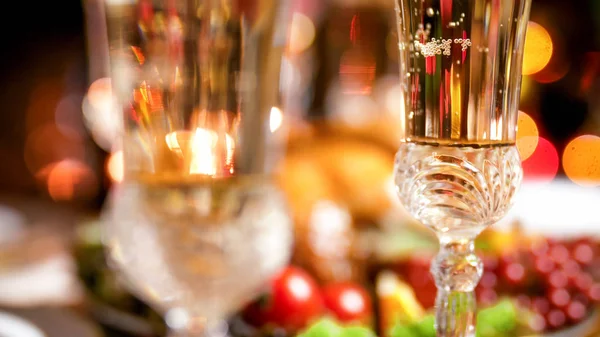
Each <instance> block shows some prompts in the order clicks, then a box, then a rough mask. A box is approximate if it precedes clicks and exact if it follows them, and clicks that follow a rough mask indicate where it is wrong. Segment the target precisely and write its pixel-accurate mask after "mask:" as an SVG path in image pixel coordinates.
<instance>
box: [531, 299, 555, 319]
mask: <svg viewBox="0 0 600 337" xmlns="http://www.w3.org/2000/svg"><path fill="white" fill-rule="evenodd" d="M531 309H532V310H533V311H535V312H537V313H539V314H542V315H545V314H547V313H548V311H550V301H548V300H547V299H546V298H544V297H536V298H534V299H533V300H532V301H531Z"/></svg>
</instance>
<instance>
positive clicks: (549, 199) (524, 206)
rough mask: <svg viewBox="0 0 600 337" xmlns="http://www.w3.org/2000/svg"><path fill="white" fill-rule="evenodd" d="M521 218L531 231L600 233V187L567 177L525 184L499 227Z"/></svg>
mask: <svg viewBox="0 0 600 337" xmlns="http://www.w3.org/2000/svg"><path fill="white" fill-rule="evenodd" d="M515 220H517V221H519V222H520V223H521V224H522V226H523V229H524V230H525V231H526V232H528V233H538V234H544V235H546V236H550V237H570V236H571V237H572V236H581V235H589V236H597V235H598V234H599V233H600V190H599V189H598V188H589V187H580V186H577V185H575V184H573V183H571V182H569V181H566V180H556V181H554V182H552V183H550V184H545V185H536V184H527V183H526V184H523V186H522V187H521V190H520V191H519V192H518V194H517V196H516V197H515V203H514V206H513V207H512V209H511V210H510V211H509V213H508V214H507V216H506V217H505V218H504V219H502V220H500V223H498V225H497V226H494V227H495V228H498V229H500V228H506V227H507V226H509V225H510V224H511V223H512V222H513V221H515Z"/></svg>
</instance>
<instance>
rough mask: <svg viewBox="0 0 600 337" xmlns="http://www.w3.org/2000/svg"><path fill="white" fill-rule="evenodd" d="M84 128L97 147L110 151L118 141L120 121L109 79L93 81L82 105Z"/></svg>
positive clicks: (120, 127)
mask: <svg viewBox="0 0 600 337" xmlns="http://www.w3.org/2000/svg"><path fill="white" fill-rule="evenodd" d="M82 110H83V117H84V122H85V126H86V127H87V129H88V130H89V132H90V134H91V136H92V139H93V140H94V142H95V143H96V144H98V146H100V147H101V148H102V149H104V150H106V151H110V150H111V149H112V148H113V147H114V146H116V144H115V140H117V139H119V137H118V136H119V134H120V132H121V129H122V121H121V118H120V114H119V111H118V109H117V106H116V103H115V101H114V99H113V95H112V89H111V82H110V79H109V78H100V79H97V80H96V81H94V82H93V83H92V84H91V85H90V88H89V89H88V92H87V95H86V96H85V98H84V99H83V103H82Z"/></svg>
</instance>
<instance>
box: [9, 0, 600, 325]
mask: <svg viewBox="0 0 600 337" xmlns="http://www.w3.org/2000/svg"><path fill="white" fill-rule="evenodd" d="M11 6H14V7H13V8H10V9H8V8H7V10H6V11H5V20H2V23H1V25H3V27H2V28H3V31H4V32H5V35H4V40H3V41H2V43H3V48H2V49H3V51H4V52H3V53H2V56H0V57H1V60H2V62H0V68H1V69H2V71H1V74H2V76H1V77H0V88H1V90H0V102H2V105H1V106H2V111H1V113H0V128H1V129H2V131H1V132H0V159H1V160H2V164H1V165H0V248H1V249H0V308H7V310H9V311H11V312H13V313H16V314H18V315H22V316H24V317H27V318H28V319H32V320H34V321H36V322H37V323H36V324H38V326H41V327H43V329H47V332H46V333H47V334H48V335H49V336H67V335H69V336H79V335H75V334H71V333H72V332H69V334H64V333H65V331H64V330H63V331H62V332H61V331H60V329H61V327H63V328H64V325H62V324H57V323H56V322H59V321H60V320H61V319H64V320H65V321H69V322H71V323H70V324H75V325H76V324H77V323H73V322H75V321H76V319H74V318H73V317H71V316H68V315H67V314H66V313H65V312H62V311H61V312H58V313H57V312H56V311H54V310H55V309H54V308H56V307H60V308H64V307H66V308H69V311H68V312H72V311H71V310H72V309H73V308H76V310H75V312H78V313H81V315H80V316H78V317H79V318H81V317H85V319H86V320H87V321H86V322H88V323H89V324H88V325H85V324H84V325H85V326H83V325H80V326H79V329H80V330H81V331H82V332H81V333H82V334H81V336H87V335H85V334H88V335H93V334H96V335H98V334H100V333H103V334H108V335H109V336H112V335H115V336H117V335H125V334H124V333H123V332H116V331H118V330H119V329H117V328H115V327H114V326H117V325H118V324H113V325H114V326H113V327H112V328H111V324H109V323H107V322H110V321H111V319H113V320H114V319H115V318H114V317H112V316H110V314H107V313H110V311H102V310H99V309H98V308H103V307H102V306H96V307H94V308H96V309H98V310H99V311H98V310H96V314H95V315H91V316H90V314H89V312H88V310H89V308H88V307H86V306H84V305H82V303H84V302H85V300H83V299H84V298H86V295H85V294H86V293H88V292H89V291H90V288H93V286H94V285H97V283H98V282H97V280H98V279H99V278H98V274H97V273H98V270H101V269H102V268H104V266H101V262H98V261H96V260H93V258H91V257H90V256H94V258H98V256H101V255H97V254H96V251H94V254H96V255H84V257H83V258H81V255H79V256H78V255H77V254H78V253H80V252H81V251H80V250H77V249H79V248H80V247H81V246H85V247H86V248H89V247H91V246H93V247H96V246H94V244H96V243H97V234H95V233H96V230H97V227H95V225H96V223H97V217H98V214H99V211H100V210H101V208H102V206H103V204H104V200H105V198H106V195H107V193H108V191H109V189H110V187H111V186H112V185H113V184H114V183H116V182H119V181H120V180H121V179H122V175H123V173H122V170H123V169H122V158H121V154H120V152H119V150H118V149H119V144H118V138H117V135H118V132H119V129H118V127H119V118H120V116H119V114H118V112H115V111H114V110H113V109H112V101H111V96H110V95H111V92H110V81H109V80H108V79H107V76H108V72H107V65H108V63H107V62H108V60H107V51H106V49H105V48H106V47H105V43H106V41H105V37H104V35H103V34H104V31H103V29H104V26H103V25H104V19H103V17H102V11H101V8H102V3H101V2H100V1H98V0H86V1H83V2H81V1H75V0H64V1H53V2H48V1H43V2H25V1H21V2H14V3H12V4H11ZM294 11H295V12H294V16H293V22H292V29H291V41H290V43H291V45H290V51H291V52H292V54H293V55H294V56H295V57H294V58H293V59H294V61H293V62H292V61H290V62H288V63H286V64H285V67H284V75H286V74H287V75H291V76H289V77H288V79H290V83H288V85H290V86H292V87H293V88H295V90H294V91H293V92H294V93H295V95H297V97H294V98H295V99H294V100H293V101H294V102H295V104H294V105H293V106H292V107H290V109H294V110H296V111H299V112H301V113H302V114H306V115H308V116H309V117H310V120H312V121H313V123H310V124H306V125H300V124H298V125H296V129H297V130H294V133H293V137H292V140H291V146H290V151H289V153H288V156H287V158H286V159H285V161H284V163H283V170H282V172H284V175H283V176H282V177H283V178H282V179H280V180H281V185H282V188H283V189H284V191H285V192H286V193H287V195H288V198H289V200H290V203H291V206H292V210H293V212H294V220H295V226H296V238H297V239H296V240H297V241H296V248H295V252H294V263H295V264H296V265H298V266H301V267H302V268H304V269H306V270H308V271H309V272H310V274H311V275H313V277H314V278H315V279H316V280H317V281H318V282H319V283H320V284H326V283H328V282H337V281H348V280H349V281H352V282H357V283H360V284H371V285H372V287H371V288H372V289H369V287H368V286H367V287H366V288H367V289H368V290H369V291H373V292H375V286H374V285H375V284H376V283H377V281H376V280H375V279H376V278H377V277H376V273H375V272H374V271H373V270H380V268H381V266H382V265H386V264H387V263H389V262H390V261H391V260H394V261H396V260H397V257H398V256H400V255H402V254H404V253H405V251H409V252H410V255H411V258H410V259H409V261H410V262H409V263H408V264H407V265H408V267H406V265H403V268H408V269H410V268H413V269H414V268H417V267H418V266H420V265H421V264H423V263H424V262H423V261H425V260H424V259H421V258H418V256H421V255H422V254H419V252H420V250H419V249H420V248H419V247H421V246H419V244H420V243H422V242H425V243H423V244H422V248H423V251H426V252H427V251H429V250H430V249H431V248H430V246H434V245H435V244H429V243H427V242H428V241H427V239H428V234H427V233H423V232H424V231H423V230H420V229H418V228H417V227H418V226H415V228H417V229H411V230H410V231H411V232H410V233H411V234H407V233H406V232H402V233H401V234H398V235H396V236H393V237H394V238H395V239H394V240H397V241H394V242H393V243H389V245H390V246H393V247H394V249H390V250H385V247H387V246H386V244H382V245H381V246H382V247H384V248H382V250H381V251H377V252H373V251H369V249H367V248H364V247H368V246H369V243H372V242H373V241H372V240H374V239H373V238H374V237H377V235H379V234H378V233H381V232H386V231H388V230H389V228H391V227H392V225H393V224H394V223H396V222H399V221H400V222H402V221H405V222H408V223H410V222H411V220H410V219H405V218H404V217H405V215H404V213H403V212H402V210H401V208H400V206H399V205H398V202H397V201H396V197H395V195H394V193H395V192H394V189H393V185H392V167H393V155H394V152H395V150H396V148H397V146H398V141H399V139H398V137H397V133H396V131H395V130H397V129H396V127H397V125H398V124H397V123H398V116H399V114H400V113H401V110H400V109H401V105H402V104H401V101H400V94H399V93H400V87H399V83H398V52H397V35H396V32H395V30H396V25H395V22H394V16H393V3H392V1H391V0H386V1H383V0H377V1H367V0H329V1H322V0H299V1H297V3H296V5H295V8H294ZM11 16H14V21H12V19H13V18H10V17H11ZM530 19H531V20H530V23H529V27H528V34H527V42H526V45H525V60H524V65H523V73H524V76H523V82H522V88H521V105H520V115H519V130H518V140H517V145H518V147H519V151H520V153H521V157H522V161H523V168H524V172H525V182H526V186H525V187H524V191H523V193H522V194H521V196H520V198H521V199H519V200H518V201H517V206H516V207H515V211H514V212H513V214H512V215H511V216H509V217H508V219H507V220H506V221H505V225H506V226H505V228H508V229H509V231H511V233H513V234H511V235H512V236H510V237H509V238H507V237H505V236H502V235H501V234H498V236H494V237H493V238H492V239H490V242H492V243H493V244H497V245H505V244H507V243H509V244H515V245H517V246H518V245H521V246H518V247H517V248H515V249H516V250H520V249H524V248H523V247H525V246H526V245H527V244H521V243H520V242H522V241H519V240H520V239H522V238H523V237H526V238H529V237H530V236H536V235H547V236H549V237H551V236H555V235H557V233H558V235H560V234H561V233H564V232H565V231H568V232H569V233H570V234H572V235H574V236H578V237H583V238H585V240H587V241H585V242H588V241H590V240H592V241H594V240H593V239H590V237H594V235H596V234H598V233H600V211H598V207H597V205H599V204H600V203H598V201H599V198H600V189H599V188H600V1H598V0H579V1H562V0H533V5H532V12H531V18H530ZM331 121H335V123H331ZM294 137H297V139H310V140H311V141H310V142H305V141H303V142H300V141H298V142H296V143H294V139H295V138H294ZM315 214H316V215H315ZM319 215H320V216H321V217H320V218H319ZM315 218H317V220H315ZM319 219H321V220H319ZM323 219H324V220H323ZM318 221H321V222H318ZM323 221H325V222H328V223H332V222H334V223H336V224H338V225H337V226H333V227H332V226H326V225H318V224H322V223H323ZM515 223H519V224H520V226H524V227H525V229H524V231H525V232H527V234H523V233H521V232H520V231H521V230H523V229H522V227H519V226H516V225H514V224H515ZM315 224H317V225H315ZM549 224H551V225H552V226H550V227H549ZM540 228H542V230H540ZM315 231H316V232H317V236H319V237H321V238H331V239H332V240H333V241H331V242H335V243H336V244H337V245H338V246H336V247H337V249H334V250H333V253H330V252H331V251H332V250H331V249H320V248H319V247H321V246H322V244H321V246H319V243H315V242H314V241H313V240H312V239H310V238H312V237H313V236H314V235H315V234H314V232H315ZM515 231H517V232H519V234H514V233H515ZM543 231H548V232H549V233H542V232H543ZM396 232H397V231H396ZM415 233H417V234H415ZM532 233H533V234H532ZM411 235H412V236H411ZM415 235H417V236H418V238H416V236H415ZM506 235H508V234H506ZM499 238H500V239H499ZM86 240H88V241H86ZM484 240H485V238H484ZM578 240H583V239H581V238H580V239H578ZM550 241H552V240H550ZM82 242H83V243H82ZM90 242H93V244H92V243H90ZM498 242H501V243H498ZM527 242H529V241H527ZM536 242H537V241H536ZM577 242H579V241H577ZM338 243H339V244H338ZM416 243H419V244H416ZM579 243H580V242H579ZM86 244H87V246H86ZM493 244H490V245H493ZM573 245H574V246H569V245H566V244H565V246H568V247H567V248H568V249H571V248H572V250H573V251H575V250H576V249H577V247H579V246H577V244H576V243H573ZM592 246H593V247H596V246H595V245H591V246H590V247H592ZM398 247H400V248H398ZM527 247H528V248H527V249H528V250H529V251H531V249H530V246H527ZM561 247H562V246H561ZM573 247H574V248H573ZM586 247H587V246H586ZM598 247H600V246H598ZM321 248H322V247H321ZM593 249H594V252H595V253H597V252H598V249H597V248H593ZM397 250H401V251H400V252H399V251H397ZM415 252H416V253H415ZM85 254H92V253H90V251H88V250H86V251H85ZM556 254H558V253H556ZM425 255H426V254H425ZM490 255H494V254H490ZM495 255H498V256H500V255H502V254H495ZM596 255H598V256H600V255H599V254H596ZM73 256H76V257H78V258H79V259H74V258H73ZM391 256H392V257H391ZM412 256H417V258H413V257H412ZM498 256H497V257H498ZM570 256H572V257H573V259H576V257H577V254H575V253H572V254H571V255H570ZM500 257H501V256H500ZM500 257H498V258H499V259H500ZM82 259H83V260H82ZM92 260H93V261H92ZM596 260H598V259H596ZM596 260H594V261H596ZM82 261H83V262H82ZM373 261H375V262H373ZM511 261H513V260H511ZM513 262H514V261H513ZM511 263H512V262H511ZM511 263H508V265H509V266H512V264H511ZM492 264H493V263H492ZM82 266H83V267H82ZM416 266H417V267H416ZM86 268H87V269H86ZM396 269H397V270H400V269H402V268H400V267H398V268H396ZM396 269H394V270H396ZM417 269H419V268H417ZM426 269H427V266H423V268H420V269H419V270H422V271H423V272H424V273H425V274H426ZM508 269H509V272H508V276H506V275H504V276H498V278H502V277H508V280H509V281H510V280H512V278H511V277H513V276H514V270H515V269H514V268H513V269H510V268H508ZM517 269H518V268H517ZM596 269H600V267H599V268H596ZM402 270H404V269H402ZM511 271H512V272H513V274H511ZM403 273H404V274H403ZM398 274H399V275H400V276H402V275H404V278H405V279H406V280H407V282H408V283H411V282H412V284H411V286H412V288H413V290H414V291H415V292H416V293H417V295H416V296H417V299H418V301H419V302H420V305H421V306H422V307H423V308H425V309H427V308H428V307H431V305H432V303H431V299H430V298H426V297H427V295H421V296H419V289H420V288H419V287H421V288H423V289H429V291H427V290H423V292H422V294H427V293H428V292H429V293H431V292H432V289H433V288H432V283H431V282H430V281H427V280H425V279H426V278H427V277H428V276H427V275H424V276H423V275H421V276H414V275H413V276H414V277H413V278H415V279H416V280H417V281H410V279H411V276H407V275H412V274H410V272H405V271H399V272H398ZM500 274H502V272H499V274H498V275H500ZM517 274H519V273H518V272H517ZM586 275H587V274H586ZM517 276H518V275H517ZM597 276H598V275H596V276H594V277H596V278H594V280H595V281H594V282H600V277H597ZM521 277H522V276H521ZM81 279H83V280H84V281H85V282H81ZM90 280H91V281H90ZM86 282H87V283H86ZM94 282H96V283H94ZM498 283H501V282H500V281H498ZM494 284H495V283H494ZM509 284H510V282H509ZM594 284H595V285H597V284H596V283H594ZM102 286H103V287H108V288H106V289H104V288H103V289H101V290H98V288H94V289H92V290H91V291H92V292H93V293H95V294H96V295H98V298H99V300H98V298H96V300H98V301H108V300H107V297H110V296H111V295H110V294H114V293H115V292H117V291H116V290H114V289H113V288H110V287H112V285H110V286H109V285H106V284H104V285H102ZM114 287H116V286H114ZM427 287H429V288H427ZM109 288H110V289H109ZM589 288H590V287H588V288H586V290H585V294H586V296H587V297H586V298H588V297H589V298H590V300H589V302H593V300H594V299H595V297H594V296H597V297H598V299H600V294H598V289H600V288H595V289H596V293H594V294H592V295H590V291H589ZM488 290H489V289H488ZM491 292H492V291H488V292H487V293H486V292H484V295H483V300H485V294H487V295H490V293H491ZM499 292H501V290H497V289H494V290H493V294H492V295H490V296H492V297H493V296H497V295H498V293H499ZM519 295H525V297H527V296H529V294H528V293H527V292H526V291H525V290H523V292H522V293H520V294H515V297H518V296H519ZM529 297H531V296H529ZM542 297H543V296H542ZM546 297H548V298H551V296H550V295H549V296H546ZM572 297H574V295H573V296H572ZM494 300H495V298H494ZM374 301H375V302H376V303H378V305H379V304H381V303H384V302H385V301H383V300H382V297H381V296H379V297H376V300H374ZM108 302H110V301H108ZM114 303H117V302H114ZM119 303H121V302H119ZM127 303H129V304H127V305H122V308H121V309H123V310H125V311H128V312H130V313H135V314H136V315H138V314H139V313H140V312H142V313H144V315H146V314H147V312H146V311H144V310H148V309H143V310H142V309H140V308H139V306H141V304H139V303H138V304H135V305H137V306H138V307H135V305H130V303H131V302H127ZM121 304H122V303H121ZM585 307H586V311H585V315H583V316H585V317H587V316H588V315H591V314H589V312H592V311H593V309H589V308H592V307H593V306H592V305H591V304H590V305H588V303H587V302H586V303H585ZM82 308H84V309H82ZM381 308H382V307H381V306H380V305H379V306H378V309H377V311H381V310H383V309H381ZM105 309H106V308H105ZM588 309H589V310H588ZM386 310H387V309H386ZM92 311H93V310H92ZM534 311H535V310H534ZM563 311H564V314H563V316H565V318H564V319H563V320H560V319H559V320H558V321H556V320H555V321H554V322H553V321H552V318H549V317H550V316H548V315H547V313H544V312H539V314H540V315H541V316H543V319H544V322H545V323H544V327H543V328H539V324H538V326H534V327H533V328H532V329H533V330H536V329H535V328H536V327H537V331H538V332H540V331H546V330H548V331H550V330H560V329H561V328H563V327H566V326H576V325H577V323H579V322H580V321H582V320H583V318H577V317H579V316H577V317H575V318H573V317H571V318H569V317H570V316H569V311H568V310H567V309H565V310H563ZM98 312H100V314H99V313H98ZM61 315H62V316H61ZM65 315H66V316H65ZM139 315H142V314H139ZM147 315H150V314H147ZM147 315H146V316H144V317H147ZM67 316H68V317H67ZM109 316H110V317H109ZM383 316H385V315H383ZM538 316H539V315H538ZM555 316H556V315H555ZM572 316H574V315H572ZM575 316H576V315H575ZM580 316H581V315H580ZM90 317H93V318H90ZM99 317H100V318H99ZM107 317H108V318H107ZM536 317H537V316H536ZM555 318H556V317H555ZM98 321H100V322H103V324H101V325H102V326H103V330H102V329H100V328H98V327H97V326H98V325H97V324H96V323H95V322H98ZM538 321H539V320H538ZM90 322H91V323H90ZM136 322H137V321H128V322H126V323H119V324H121V325H126V326H127V327H128V328H127V329H129V331H130V333H131V331H133V333H134V334H133V335H136V334H137V335H147V336H148V335H152V331H154V330H152V328H151V327H150V328H149V327H148V326H147V325H144V324H143V323H144V322H147V321H144V320H142V322H141V323H140V322H137V323H140V324H138V325H136V324H137V323H136ZM557 322H558V323H557ZM561 322H562V323H561ZM0 323H1V321H0ZM538 323H539V322H538ZM89 326H94V328H89ZM57 328H58V330H57ZM70 329H77V328H76V327H73V326H71V328H70ZM85 329H88V330H85ZM90 329H91V330H90ZM127 329H124V330H127ZM144 329H146V330H144ZM84 330H85V331H84ZM48 331H49V332H48ZM57 331H58V332H57ZM69 331H79V330H69ZM86 331H87V332H86ZM90 331H92V332H90ZM100 331H101V332H100ZM140 331H141V332H140ZM0 335H1V333H0ZM407 336H408V335H407ZM581 336H584V334H581ZM594 336H598V335H594Z"/></svg>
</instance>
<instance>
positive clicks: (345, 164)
mask: <svg viewBox="0 0 600 337" xmlns="http://www.w3.org/2000/svg"><path fill="white" fill-rule="evenodd" d="M314 151H315V154H314V155H315V157H316V160H317V161H318V163H319V165H320V166H321V167H322V168H323V169H324V170H325V171H326V172H327V175H328V177H329V178H330V180H331V182H332V184H333V186H334V187H335V190H334V191H335V194H336V196H337V197H338V198H339V199H340V200H343V202H344V203H345V204H346V205H347V207H348V208H349V210H350V212H351V214H352V216H353V217H354V218H355V219H356V220H357V222H375V221H377V220H378V219H379V218H380V217H381V216H383V214H385V212H386V211H388V210H389V209H390V208H391V206H392V201H391V198H390V193H389V191H388V186H387V185H388V184H389V181H390V179H391V177H392V172H393V165H394V163H393V160H394V159H393V156H392V155H391V154H390V152H389V151H387V150H386V149H384V148H382V147H381V146H377V145H375V144H372V143H367V142H364V141H360V140H354V139H351V138H348V139H337V138H328V139H323V140H321V141H320V142H319V143H318V145H317V146H316V148H315V150H314Z"/></svg>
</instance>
